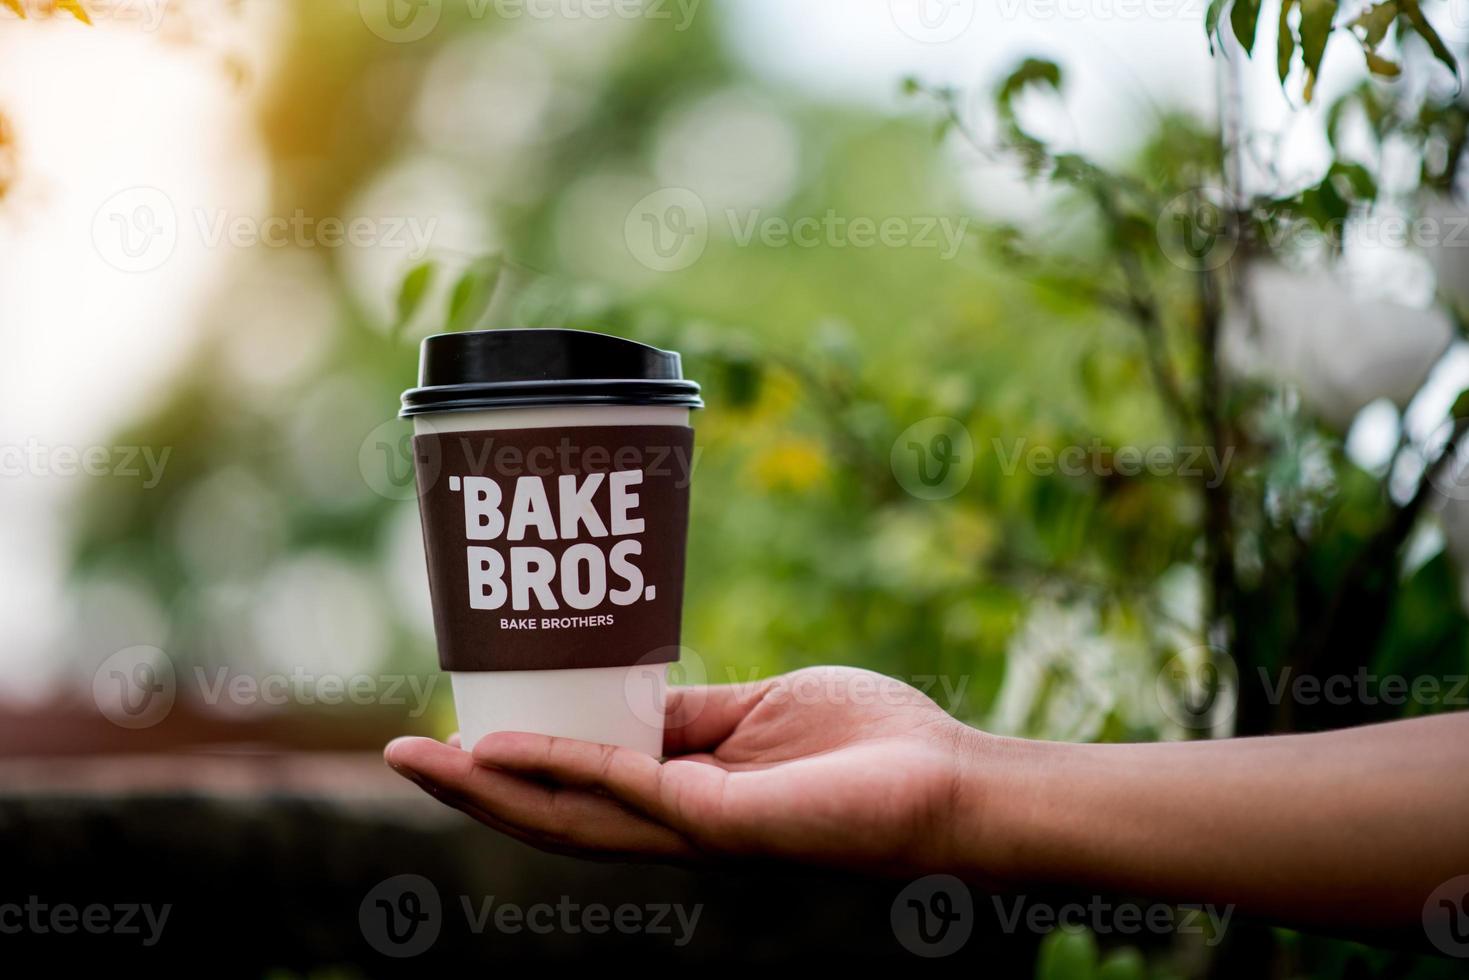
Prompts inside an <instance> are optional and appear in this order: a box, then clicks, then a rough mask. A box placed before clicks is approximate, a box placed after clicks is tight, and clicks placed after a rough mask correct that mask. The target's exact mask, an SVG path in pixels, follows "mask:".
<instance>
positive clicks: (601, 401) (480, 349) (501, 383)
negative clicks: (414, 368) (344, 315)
mask: <svg viewBox="0 0 1469 980" xmlns="http://www.w3.org/2000/svg"><path fill="white" fill-rule="evenodd" d="M532 405H674V406H680V407H683V408H703V407H704V402H703V400H702V399H700V398H699V386H698V385H697V384H695V383H694V382H692V381H687V380H685V379H684V376H683V367H682V364H681V362H680V360H679V356H678V354H677V353H676V352H674V351H669V350H659V349H658V348H657V347H649V346H648V345H647V344H639V343H637V342H636V341H632V340H623V339H622V338H621V337H613V336H611V335H609V334H605V333H593V332H592V331H590V330H551V329H541V330H470V331H465V332H463V333H440V334H434V335H433V336H432V337H425V338H424V340H423V346H422V347H421V349H420V351H419V360H418V387H417V388H410V389H408V390H407V391H405V392H403V409H402V411H400V412H399V413H398V414H399V415H402V416H409V415H423V414H425V413H427V412H466V411H471V410H476V409H487V408H522V407H525V406H532Z"/></svg>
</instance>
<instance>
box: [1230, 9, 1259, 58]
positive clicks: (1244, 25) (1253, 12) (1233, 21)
mask: <svg viewBox="0 0 1469 980" xmlns="http://www.w3.org/2000/svg"><path fill="white" fill-rule="evenodd" d="M1229 25H1230V26H1231V27H1233V28H1234V36H1235V38H1237V39H1238V40H1239V45H1240V47H1242V48H1244V49H1245V54H1247V55H1252V54H1254V51H1255V31H1256V29H1257V28H1258V27H1259V26H1260V0H1234V6H1232V7H1230V8H1229Z"/></svg>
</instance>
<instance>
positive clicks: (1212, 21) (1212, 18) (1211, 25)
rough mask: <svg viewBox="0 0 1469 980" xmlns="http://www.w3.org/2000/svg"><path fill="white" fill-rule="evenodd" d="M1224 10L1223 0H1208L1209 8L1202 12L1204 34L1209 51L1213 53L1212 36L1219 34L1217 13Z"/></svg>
mask: <svg viewBox="0 0 1469 980" xmlns="http://www.w3.org/2000/svg"><path fill="white" fill-rule="evenodd" d="M1223 12H1224V0H1209V9H1208V10H1207V11H1205V12H1204V36H1205V37H1207V38H1208V39H1209V53H1210V54H1213V53H1214V38H1216V37H1218V36H1219V15H1220V14H1221V13H1223Z"/></svg>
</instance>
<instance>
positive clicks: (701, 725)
mask: <svg viewBox="0 0 1469 980" xmlns="http://www.w3.org/2000/svg"><path fill="white" fill-rule="evenodd" d="M769 689H770V681H768V680H764V681H754V682H752V683H749V684H710V685H704V686H700V687H671V688H669V689H668V702H667V709H666V711H665V719H666V720H665V723H664V725H665V727H664V730H663V754H664V755H683V754H685V753H688V752H701V751H704V750H706V749H712V748H713V747H714V746H716V745H718V744H719V743H720V742H722V741H724V740H725V739H726V738H728V737H729V735H730V733H731V732H733V731H734V730H735V726H736V725H738V724H739V723H740V722H741V721H743V720H744V718H745V716H746V715H748V714H749V713H750V712H751V711H752V710H753V709H754V707H755V705H757V704H759V703H760V699H761V698H763V697H764V696H765V693H766V692H767V691H768V690H769Z"/></svg>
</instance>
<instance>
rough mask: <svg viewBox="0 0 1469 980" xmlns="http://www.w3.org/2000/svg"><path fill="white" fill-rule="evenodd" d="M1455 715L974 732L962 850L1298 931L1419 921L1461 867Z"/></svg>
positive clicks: (1463, 741) (1464, 814)
mask: <svg viewBox="0 0 1469 980" xmlns="http://www.w3.org/2000/svg"><path fill="white" fill-rule="evenodd" d="M1466 772H1469V714H1462V715H1451V716H1442V717H1437V718H1430V719H1419V720H1414V721H1406V722H1397V723H1394V724H1389V725H1376V726H1369V727H1366V728H1359V729H1353V730H1348V731H1342V732H1330V733H1323V734H1314V735H1291V736H1277V737H1270V738H1252V739H1231V740H1223V741H1213V742H1176V743H1156V744H1137V745H1067V744H1061V743H1046V742H1029V741H1022V740H1013V739H993V738H989V737H982V738H981V739H979V740H978V742H977V744H976V747H975V750H974V752H973V754H972V757H971V759H970V760H969V762H968V763H967V764H966V773H967V774H966V779H965V783H966V786H967V787H968V789H967V790H966V791H965V792H964V794H963V797H962V798H963V799H964V801H965V805H966V806H968V807H971V808H972V815H973V816H974V818H975V819H974V820H972V821H971V822H970V824H968V825H967V826H969V827H970V830H971V832H970V833H969V835H968V837H967V838H966V839H965V840H964V841H963V843H962V850H963V852H964V855H965V858H964V859H965V860H966V861H969V862H972V863H973V866H974V868H975V870H976V872H980V871H987V872H990V873H995V872H998V874H999V875H1000V876H1001V877H1002V878H1005V879H1007V880H1010V881H1014V882H1018V883H1020V882H1037V883H1050V882H1055V883H1062V882H1065V883H1075V884H1083V885H1087V886H1091V887H1099V888H1108V889H1117V890H1127V891H1137V892H1143V893H1148V894H1156V895H1160V896H1167V897H1170V898H1173V899H1175V900H1179V901H1200V902H1220V903H1229V904H1234V905H1236V906H1238V907H1239V909H1240V910H1241V911H1242V912H1245V913H1247V914H1258V915H1264V916H1270V917H1274V918H1277V919H1281V920H1283V921H1289V922H1296V923H1300V924H1304V925H1309V924H1313V923H1323V924H1324V923H1330V924H1335V925H1347V926H1363V927H1379V928H1380V927H1392V926H1395V925H1410V924H1412V923H1416V922H1417V921H1418V917H1419V915H1420V914H1421V910H1422V907H1423V902H1424V900H1425V899H1426V898H1427V897H1428V895H1429V893H1430V892H1431V891H1432V890H1433V889H1434V888H1435V887H1436V886H1437V885H1439V884H1440V883H1441V882H1443V881H1444V880H1445V879H1447V878H1449V877H1452V876H1453V875H1456V874H1463V873H1466V872H1469V779H1466Z"/></svg>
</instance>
